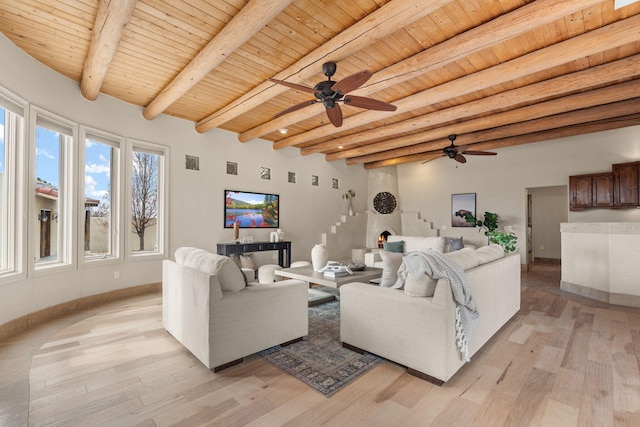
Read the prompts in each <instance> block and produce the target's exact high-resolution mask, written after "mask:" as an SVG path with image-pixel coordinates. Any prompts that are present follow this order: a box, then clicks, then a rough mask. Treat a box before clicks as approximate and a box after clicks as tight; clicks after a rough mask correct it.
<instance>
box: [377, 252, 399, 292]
mask: <svg viewBox="0 0 640 427" xmlns="http://www.w3.org/2000/svg"><path fill="white" fill-rule="evenodd" d="M403 256H404V254H401V253H399V252H387V251H380V257H381V258H382V277H381V278H380V286H381V287H383V288H390V287H392V286H393V285H395V284H396V281H397V280H398V269H399V268H400V264H402V257H403Z"/></svg>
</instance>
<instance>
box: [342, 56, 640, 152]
mask: <svg viewBox="0 0 640 427" xmlns="http://www.w3.org/2000/svg"><path fill="white" fill-rule="evenodd" d="M631 76H636V77H637V76H640V55H635V56H632V57H629V58H625V59H620V60H618V61H614V62H611V63H609V64H604V65H600V66H597V67H593V68H588V69H585V70H582V71H577V72H575V73H571V74H565V75H563V76H560V77H556V78H554V79H550V80H546V81H543V82H539V83H535V84H532V85H529V86H524V87H520V88H517V89H513V90H510V91H506V92H502V93H499V94H496V95H492V96H488V97H486V98H482V99H478V100H476V101H472V102H467V103H465V104H460V105H457V106H455V107H451V108H447V109H444V110H438V111H434V112H432V113H428V114H424V115H422V116H420V117H416V118H413V119H409V120H405V121H402V122H398V123H394V124H391V125H388V126H382V127H379V128H376V129H372V130H369V131H363V132H361V133H360V134H358V136H357V138H356V137H354V139H360V138H361V136H360V135H363V137H364V136H366V137H367V138H368V140H379V139H381V138H385V137H390V138H393V136H394V135H397V134H400V133H404V132H415V131H416V130H418V129H423V128H433V127H435V126H438V125H442V124H445V123H451V122H456V121H461V120H464V119H465V118H469V119H470V118H472V117H481V118H482V120H483V121H484V123H486V125H485V127H495V126H498V125H501V124H504V123H499V124H498V123H497V121H498V120H503V119H502V116H500V115H499V113H500V112H503V111H505V110H509V109H515V108H520V107H522V106H525V105H531V104H537V103H539V102H542V101H544V100H546V99H550V98H551V99H553V98H561V97H565V96H567V95H570V94H571V93H572V92H578V91H583V90H587V89H588V88H594V87H601V86H606V85H613V84H616V83H617V82H618V81H621V80H624V79H627V78H631ZM534 108H535V107H534ZM491 112H493V115H488V114H489V113H491ZM459 133H462V132H459ZM399 142H401V143H402V144H405V145H410V144H407V142H410V141H407V139H403V140H401V141H396V140H390V141H383V142H381V143H376V144H375V148H376V151H383V150H390V149H393V148H400V147H399V146H398V143H399ZM369 149H370V150H371V151H373V147H370V148H369ZM371 151H370V152H371Z"/></svg>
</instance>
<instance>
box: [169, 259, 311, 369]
mask: <svg viewBox="0 0 640 427" xmlns="http://www.w3.org/2000/svg"><path fill="white" fill-rule="evenodd" d="M175 258H176V260H175V261H171V260H165V261H164V262H163V268H162V321H163V325H164V327H165V329H166V330H167V331H168V332H169V333H170V334H171V335H173V336H174V337H175V338H176V339H177V340H178V341H179V342H180V343H182V345H184V346H185V347H186V348H187V349H188V350H189V351H190V352H191V353H192V354H193V355H194V356H195V357H197V358H198V359H199V360H200V361H201V362H202V363H203V364H204V365H205V366H206V367H207V368H209V369H213V371H214V372H218V371H220V370H221V369H224V368H226V367H229V366H232V365H235V364H237V363H240V362H242V360H243V358H244V357H245V356H248V355H250V354H253V353H256V352H258V351H261V350H264V349H267V348H270V347H273V346H276V345H278V344H289V343H291V342H295V341H299V340H301V339H302V337H304V336H306V335H308V333H309V316H308V311H307V309H308V303H307V300H308V297H307V294H308V292H307V284H306V283H305V282H303V281H300V280H283V281H279V282H274V283H269V284H257V283H251V284H250V285H248V286H247V284H246V280H245V276H244V275H243V273H242V272H241V271H240V269H239V268H238V266H237V265H236V264H235V263H234V262H233V261H232V260H231V259H229V258H227V257H225V256H222V255H217V254H212V253H210V252H207V251H205V250H203V249H197V248H178V250H176V253H175Z"/></svg>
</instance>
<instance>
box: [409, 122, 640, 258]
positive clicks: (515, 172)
mask: <svg viewBox="0 0 640 427" xmlns="http://www.w3.org/2000/svg"><path fill="white" fill-rule="evenodd" d="M452 131H455V126H454V127H453V128H452ZM496 151H497V152H498V155H497V156H491V157H480V156H468V161H467V163H466V164H460V163H457V162H455V161H453V160H450V159H447V158H440V159H436V160H433V161H431V162H428V163H425V164H420V163H411V164H406V165H399V166H398V181H399V188H400V190H399V191H400V200H401V202H402V205H401V209H402V210H403V211H404V212H414V211H415V212H420V213H421V215H422V217H423V218H425V219H428V220H430V221H433V223H434V227H436V228H440V229H441V235H444V236H463V237H464V239H465V241H468V242H471V243H476V244H486V237H484V236H483V235H482V233H478V231H477V230H476V229H466V228H453V229H452V228H451V221H450V215H451V194H455V193H476V196H477V198H476V203H477V206H476V211H477V213H479V214H480V215H481V214H482V213H484V212H485V211H490V212H495V213H497V214H498V215H499V218H500V224H499V225H500V227H503V226H505V225H510V226H512V227H513V231H514V232H515V233H516V234H517V235H518V247H519V249H520V252H521V255H522V263H524V262H525V245H524V241H525V231H526V189H527V188H533V187H549V186H558V185H568V182H569V176H570V175H578V174H583V173H591V172H594V173H595V172H606V171H610V170H611V165H612V164H614V163H624V162H629V161H635V160H638V159H640V126H634V127H629V128H624V129H616V130H612V131H606V132H599V133H593V134H589V135H581V136H575V137H570V138H563V139H557V140H551V141H547V142H540V143H535V144H527V145H521V146H515V147H510V148H503V149H500V150H496ZM566 209H567V211H568V209H569V207H568V206H567V207H566ZM568 219H569V222H600V221H606V222H638V221H640V209H624V210H610V209H595V210H586V211H583V212H569V214H568ZM443 226H444V227H446V230H442V227H443Z"/></svg>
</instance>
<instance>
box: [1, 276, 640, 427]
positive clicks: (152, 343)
mask: <svg viewBox="0 0 640 427" xmlns="http://www.w3.org/2000/svg"><path fill="white" fill-rule="evenodd" d="M558 283H559V268H558V267H557V266H537V267H535V268H534V269H533V270H532V271H531V272H529V273H523V288H522V309H521V310H520V312H519V313H518V314H517V315H516V316H515V317H514V318H513V319H512V320H511V321H510V322H509V323H508V324H507V325H506V326H505V327H504V328H503V329H502V330H501V331H500V332H499V333H498V334H497V335H496V336H495V337H494V338H493V339H492V340H491V341H490V342H489V343H488V344H487V345H485V347H484V348H483V349H482V350H481V351H480V352H479V353H477V354H476V355H475V356H474V357H473V359H472V361H471V363H469V364H467V365H466V366H465V367H463V368H462V370H460V371H459V372H458V373H457V374H456V375H455V376H454V377H453V378H452V379H451V380H450V381H449V382H447V383H446V384H445V385H444V386H442V387H436V386H434V385H431V384H430V383H427V382H425V381H422V380H420V379H417V378H415V377H412V376H410V375H408V374H406V373H405V370H404V369H403V368H402V367H400V366H398V365H396V364H394V363H391V362H384V363H382V364H380V365H379V366H377V367H376V368H374V369H372V370H371V371H369V372H368V373H366V374H365V375H364V376H362V377H361V378H359V379H358V380H356V381H355V382H353V383H351V384H350V385H348V386H347V387H345V388H344V389H342V390H341V391H339V392H338V393H336V394H334V395H333V396H332V397H331V398H325V397H324V396H323V395H321V394H320V393H318V392H316V391H315V390H313V389H311V388H309V387H308V386H306V385H305V384H303V383H302V382H300V381H298V380H296V379H295V378H292V377H291V376H289V375H287V374H285V373H283V372H282V371H280V370H278V369H277V368H275V367H273V366H272V365H270V364H268V363H267V362H265V361H264V360H262V359H261V358H259V357H257V356H251V357H249V358H247V359H245V362H244V363H243V364H241V365H238V366H235V367H232V368H229V369H227V370H224V371H222V372H220V373H217V374H213V373H212V372H210V371H208V370H207V369H206V368H204V367H203V366H202V365H201V364H200V363H199V362H198V361H197V360H196V359H195V358H193V357H192V356H191V355H190V354H189V353H188V352H187V351H186V350H184V349H183V348H182V347H181V346H180V345H179V344H178V343H177V342H176V341H175V340H174V339H173V338H171V337H170V336H169V335H168V334H167V333H166V332H165V331H164V329H163V328H162V325H161V306H160V302H161V299H160V295H158V294H152V295H147V296H142V297H135V298H131V299H128V300H126V301H122V302H116V303H110V304H109V305H104V306H101V307H98V308H94V309H91V310H88V311H85V312H82V313H76V314H73V315H71V316H65V317H63V318H60V319H57V320H55V321H52V322H49V323H47V324H45V325H42V326H40V327H37V328H34V329H32V330H29V331H26V332H24V333H22V334H20V335H18V336H15V337H12V338H11V339H9V340H8V341H6V342H4V343H0V379H1V385H0V425H2V426H5V425H6V426H22V425H27V424H28V425H31V426H44V425H46V426H57V425H65V426H68V425H72V426H103V425H105V426H165V425H180V426H197V425H220V426H236V425H237V426H240V425H252V426H280V425H290V426H315V425H325V424H326V425H350V426H351V425H353V426H414V425H416V426H417V425H424V426H427V425H432V426H520V425H527V426H537V425H542V426H562V427H564V426H598V427H602V426H614V425H615V426H625V425H628V426H632V425H635V426H638V425H640V368H639V364H638V360H639V359H640V310H638V309H631V308H625V307H614V306H609V305H607V304H603V303H598V302H595V301H592V300H588V299H585V298H580V297H575V296H572V295H567V294H565V293H564V292H561V291H560V290H559V289H558ZM425 327H427V325H425Z"/></svg>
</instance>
